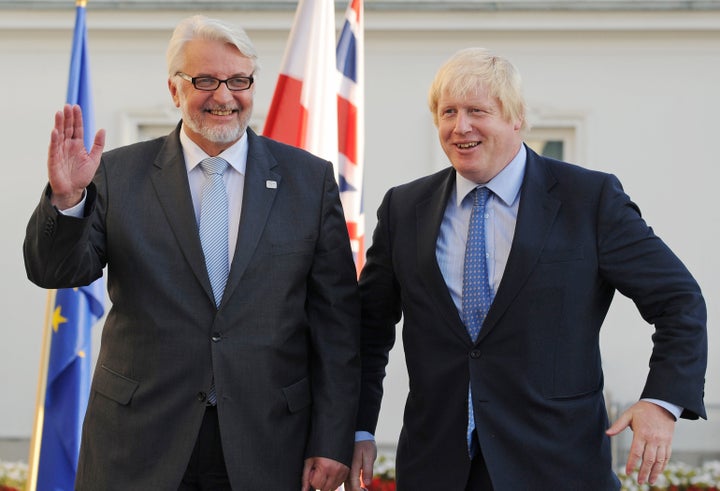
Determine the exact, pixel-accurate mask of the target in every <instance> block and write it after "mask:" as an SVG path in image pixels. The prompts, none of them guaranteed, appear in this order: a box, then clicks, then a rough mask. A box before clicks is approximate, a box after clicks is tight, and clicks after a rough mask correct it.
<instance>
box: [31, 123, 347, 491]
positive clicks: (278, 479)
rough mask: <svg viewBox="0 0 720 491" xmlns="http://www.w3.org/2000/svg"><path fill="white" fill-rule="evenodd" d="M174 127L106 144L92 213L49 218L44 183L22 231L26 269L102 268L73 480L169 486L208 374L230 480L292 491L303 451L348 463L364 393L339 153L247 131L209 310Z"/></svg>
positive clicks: (76, 280)
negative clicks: (96, 336) (219, 282)
mask: <svg viewBox="0 0 720 491" xmlns="http://www.w3.org/2000/svg"><path fill="white" fill-rule="evenodd" d="M178 131H179V126H178V129H176V131H175V132H173V133H172V134H170V135H168V136H167V137H163V138H159V139H156V140H152V141H148V142H142V143H137V144H134V145H130V146H127V147H123V148H119V149H116V150H112V151H109V152H106V153H105V154H104V156H103V158H102V162H101V164H100V168H99V170H98V173H97V175H96V177H95V180H94V185H92V186H90V188H89V189H88V194H87V203H86V214H85V215H86V216H85V218H82V219H77V218H70V217H65V216H62V215H59V214H58V213H57V211H56V210H55V209H53V208H52V206H50V203H49V200H48V197H47V191H46V194H45V195H43V197H42V200H41V202H40V204H39V205H38V207H37V209H36V210H35V212H34V214H33V215H32V218H31V220H30V223H29V225H28V228H27V236H26V240H25V245H24V253H25V262H26V269H27V273H28V277H29V278H30V279H31V280H32V281H33V282H35V283H36V284H38V285H40V286H42V287H44V288H65V287H72V286H79V285H85V284H88V283H90V282H92V281H93V280H95V279H96V278H98V277H99V276H100V275H101V274H102V270H103V268H104V267H105V266H107V285H108V292H109V295H110V299H111V301H112V308H111V310H110V312H109V314H108V317H107V321H106V323H105V326H104V328H103V333H102V344H101V348H100V354H99V359H98V362H97V367H96V370H95V374H94V378H93V382H92V389H91V396H90V402H89V406H88V411H87V415H86V419H85V424H84V428H83V437H82V446H81V455H80V463H79V466H78V476H77V487H78V489H92V490H112V489H118V490H121V489H123V490H124V489H137V490H176V489H177V487H178V484H179V482H180V479H181V477H182V475H183V472H184V470H185V467H186V465H187V463H188V460H189V458H190V454H191V451H192V449H193V445H194V443H195V438H196V436H197V433H198V429H199V427H200V423H201V421H202V418H203V414H204V412H205V392H206V391H207V389H208V387H210V383H211V379H212V377H213V375H214V377H215V385H216V388H217V394H218V415H219V421H220V429H221V436H222V442H223V449H224V453H225V458H226V461H227V469H228V473H229V476H230V481H231V483H232V486H233V488H234V489H253V490H254V489H273V490H285V489H296V488H299V486H300V477H301V472H302V466H303V460H304V458H306V457H310V456H323V457H328V458H332V459H335V460H338V461H341V462H344V463H346V464H348V465H349V462H350V460H351V457H352V450H353V431H354V429H355V428H354V423H355V414H356V406H357V398H358V393H359V374H360V372H359V356H358V345H359V303H358V299H357V282H356V273H355V268H354V264H353V259H352V253H351V250H350V245H349V240H348V234H347V228H346V224H345V220H344V217H343V211H342V208H341V204H340V201H339V197H338V189H337V185H336V182H335V179H334V177H333V169H332V165H331V164H330V163H328V162H326V161H322V160H320V159H318V158H317V157H314V156H312V155H311V154H309V153H307V152H304V151H302V150H298V149H296V148H293V147H290V146H287V145H283V144H280V143H277V142H274V141H272V140H269V139H266V138H263V137H260V136H257V135H256V134H254V133H253V132H252V131H251V130H248V138H249V154H248V162H247V172H246V175H245V187H244V195H243V208H242V218H241V220H240V223H239V224H237V225H236V226H239V235H238V242H237V247H236V250H235V256H234V260H233V263H232V265H231V270H230V276H229V279H228V282H227V287H226V290H225V295H224V297H223V300H222V304H221V306H220V308H219V310H216V307H215V305H214V301H213V295H212V290H211V287H210V282H209V279H208V276H207V272H206V269H205V265H204V259H203V253H202V249H201V246H200V240H199V237H198V228H197V225H196V221H195V216H194V213H193V207H192V202H191V197H190V190H189V186H188V179H187V172H186V168H185V165H184V160H183V155H182V150H181V146H180V142H179V137H178V134H179V133H178ZM270 182H274V183H276V184H277V186H274V185H272V184H269V183H270Z"/></svg>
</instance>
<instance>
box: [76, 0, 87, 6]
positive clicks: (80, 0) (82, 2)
mask: <svg viewBox="0 0 720 491" xmlns="http://www.w3.org/2000/svg"><path fill="white" fill-rule="evenodd" d="M75 6H76V7H87V0H75Z"/></svg>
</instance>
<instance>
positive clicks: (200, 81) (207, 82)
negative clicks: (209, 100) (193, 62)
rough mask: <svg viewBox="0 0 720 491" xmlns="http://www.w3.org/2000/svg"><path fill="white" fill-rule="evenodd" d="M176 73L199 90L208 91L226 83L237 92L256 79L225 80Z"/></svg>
mask: <svg viewBox="0 0 720 491" xmlns="http://www.w3.org/2000/svg"><path fill="white" fill-rule="evenodd" d="M175 75H177V76H178V77H180V78H182V79H185V80H187V81H188V82H190V83H191V84H193V87H195V88H196V89H197V90H205V91H208V92H212V91H213V90H217V88H218V87H220V84H225V86H226V87H227V88H228V90H232V91H235V92H237V91H241V90H248V89H249V88H250V87H251V86H252V84H253V81H254V80H255V79H254V78H253V77H231V78H228V79H225V80H220V79H219V78H215V77H191V76H190V75H188V74H187V73H183V72H177V73H175Z"/></svg>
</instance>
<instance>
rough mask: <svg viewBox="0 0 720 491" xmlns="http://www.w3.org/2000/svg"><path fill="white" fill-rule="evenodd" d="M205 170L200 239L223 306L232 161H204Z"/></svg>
mask: <svg viewBox="0 0 720 491" xmlns="http://www.w3.org/2000/svg"><path fill="white" fill-rule="evenodd" d="M200 166H201V167H202V170H203V172H204V173H205V183H204V184H203V187H202V199H201V201H200V243H201V244H202V249H203V253H204V254H205V267H206V268H207V272H208V276H209V277H210V285H211V286H212V290H213V295H214V296H215V305H216V306H218V307H219V306H220V301H221V300H222V296H223V292H224V291H225V283H227V277H228V271H229V259H228V197H227V190H226V189H225V182H224V181H223V172H225V169H227V166H228V163H227V162H226V161H225V160H223V159H221V158H220V157H211V158H208V159H205V160H203V161H202V162H200Z"/></svg>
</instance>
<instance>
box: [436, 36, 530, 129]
mask: <svg viewBox="0 0 720 491" xmlns="http://www.w3.org/2000/svg"><path fill="white" fill-rule="evenodd" d="M480 86H481V87H483V88H484V89H485V90H487V91H488V93H489V95H490V96H491V97H494V98H496V99H497V100H498V101H499V103H500V107H501V110H502V115H503V117H504V118H505V119H506V120H507V121H522V126H521V131H524V130H526V129H527V123H526V121H525V98H524V97H523V94H522V79H521V78H520V72H518V70H517V69H516V68H515V66H514V65H513V64H512V63H510V61H508V60H506V59H505V58H502V57H500V56H496V55H494V54H492V53H491V52H490V51H489V50H487V49H485V48H465V49H462V50H460V51H458V52H457V53H455V54H454V55H453V56H452V57H450V59H449V60H447V61H446V62H445V64H443V65H442V66H441V67H440V69H439V70H438V71H437V73H436V74H435V79H434V80H433V82H432V85H431V86H430V91H429V93H428V105H429V106H430V112H431V113H432V117H433V122H434V123H435V126H437V124H438V113H437V110H438V100H439V99H440V96H441V95H442V94H444V93H447V94H449V95H451V96H452V97H464V96H466V95H467V94H469V93H471V92H474V91H476V90H477V89H478V87H480Z"/></svg>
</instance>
